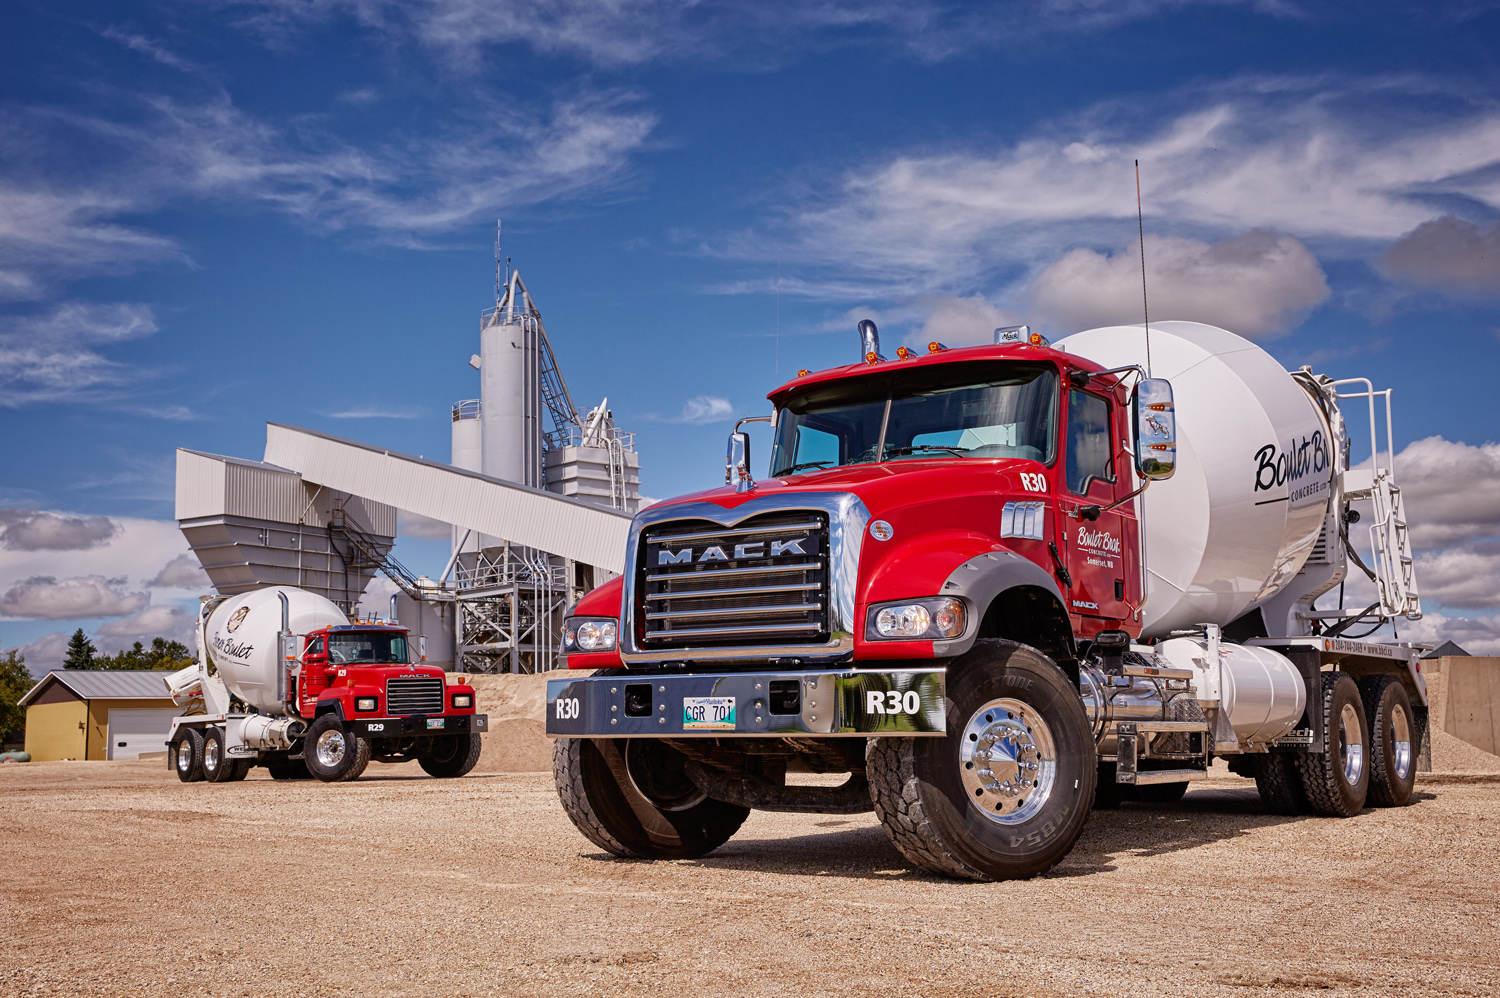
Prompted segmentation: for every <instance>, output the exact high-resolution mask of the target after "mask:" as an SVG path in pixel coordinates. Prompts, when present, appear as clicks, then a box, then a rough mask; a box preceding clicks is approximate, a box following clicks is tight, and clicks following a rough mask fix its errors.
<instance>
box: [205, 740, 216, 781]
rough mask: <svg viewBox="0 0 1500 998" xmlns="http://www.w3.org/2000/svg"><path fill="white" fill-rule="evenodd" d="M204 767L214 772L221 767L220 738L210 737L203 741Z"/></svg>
mask: <svg viewBox="0 0 1500 998" xmlns="http://www.w3.org/2000/svg"><path fill="white" fill-rule="evenodd" d="M203 768H204V770H205V771H207V772H210V773H212V772H213V771H214V770H216V769H218V768H219V740H218V739H217V738H209V739H206V740H205V741H204V742H203Z"/></svg>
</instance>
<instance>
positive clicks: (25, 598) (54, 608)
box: [0, 575, 151, 620]
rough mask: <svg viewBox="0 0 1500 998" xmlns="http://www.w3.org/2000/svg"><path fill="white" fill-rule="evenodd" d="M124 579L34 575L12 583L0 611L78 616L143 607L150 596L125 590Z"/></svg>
mask: <svg viewBox="0 0 1500 998" xmlns="http://www.w3.org/2000/svg"><path fill="white" fill-rule="evenodd" d="M126 585H127V582H126V580H125V579H106V578H104V576H102V575H88V576H82V577H78V578H71V579H62V580H61V581H59V580H58V579H56V578H54V577H52V576H47V575H35V576H32V577H31V578H29V579H23V580H22V581H20V582H18V583H16V584H15V585H13V586H11V587H10V589H9V590H8V591H7V592H6V593H5V595H4V596H0V614H3V615H4V616H6V617H13V618H19V619H22V620H79V619H83V618H88V617H122V616H125V615H126V614H130V613H135V612H136V611H137V610H141V609H143V608H144V607H145V606H146V605H147V604H149V603H150V602H151V597H150V596H149V595H147V594H146V593H142V592H133V593H132V592H126V591H125V586H126Z"/></svg>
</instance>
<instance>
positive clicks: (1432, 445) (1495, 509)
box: [1396, 436, 1500, 550]
mask: <svg viewBox="0 0 1500 998" xmlns="http://www.w3.org/2000/svg"><path fill="white" fill-rule="evenodd" d="M1396 481H1397V482H1398V483H1399V484H1400V485H1401V489H1402V493H1403V498H1404V501H1405V504H1406V515H1407V519H1408V520H1409V521H1410V523H1411V534H1412V543H1413V544H1414V545H1415V546H1416V547H1418V548H1421V549H1427V550H1432V549H1438V548H1444V547H1447V546H1449V545H1451V544H1454V543H1457V542H1462V541H1473V540H1478V539H1481V538H1488V537H1496V536H1500V444H1497V443H1486V444H1481V445H1479V446H1475V445H1472V444H1466V443H1463V442H1461V441H1456V440H1446V439H1444V438H1443V437H1437V436H1434V437H1425V438H1423V439H1421V440H1414V441H1412V442H1411V443H1410V444H1408V445H1407V446H1406V447H1405V448H1403V449H1402V451H1401V453H1399V454H1397V455H1396Z"/></svg>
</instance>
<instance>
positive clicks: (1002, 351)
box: [766, 343, 1105, 405]
mask: <svg viewBox="0 0 1500 998" xmlns="http://www.w3.org/2000/svg"><path fill="white" fill-rule="evenodd" d="M977 360H1023V361H1030V362H1032V363H1036V362H1038V361H1041V362H1044V363H1046V362H1050V363H1054V364H1057V365H1059V366H1061V367H1065V368H1067V367H1071V368H1075V369H1077V370H1081V371H1088V372H1090V373H1093V372H1095V371H1102V370H1104V369H1105V368H1104V367H1103V365H1101V364H1099V363H1097V362H1095V361H1092V360H1089V359H1088V358H1087V357H1080V356H1079V355H1078V354H1076V353H1068V352H1067V351H1066V350H1059V349H1057V348H1056V347H1052V346H1032V345H1031V344H1029V343H998V344H984V345H981V346H975V347H944V348H942V349H939V350H933V351H930V352H927V353H921V354H914V355H913V356H911V357H910V358H908V359H906V360H901V359H899V358H898V359H893V360H881V361H876V362H875V363H873V364H870V363H867V362H865V361H858V362H856V363H853V364H845V365H843V366H842V367H830V368H827V369H825V370H822V371H809V372H808V373H806V374H803V375H799V376H798V377H795V378H793V379H792V380H790V381H788V382H787V383H786V384H784V385H782V386H781V387H780V388H777V389H776V390H775V391H773V392H771V393H770V394H769V395H767V396H766V398H768V399H770V400H771V401H772V402H773V403H774V404H776V405H781V403H782V402H784V401H785V400H786V398H787V397H788V396H790V395H793V394H795V393H797V392H799V391H801V390H802V389H805V388H809V387H811V386H813V385H819V384H825V383H828V382H832V381H842V380H844V379H846V378H859V377H866V376H876V375H884V374H889V373H891V372H892V371H898V370H907V369H911V368H919V367H933V366H935V365H939V364H963V363H973V362H974V361H977Z"/></svg>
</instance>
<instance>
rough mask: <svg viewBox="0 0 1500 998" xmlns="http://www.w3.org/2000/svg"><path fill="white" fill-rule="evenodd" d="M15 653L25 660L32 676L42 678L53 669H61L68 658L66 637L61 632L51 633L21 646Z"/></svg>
mask: <svg viewBox="0 0 1500 998" xmlns="http://www.w3.org/2000/svg"><path fill="white" fill-rule="evenodd" d="M8 650H9V649H5V651H8ZM16 651H18V652H20V653H21V656H22V657H23V658H25V659H26V670H27V671H28V672H30V673H31V674H32V675H33V676H43V675H46V674H47V673H48V672H50V671H52V670H53V669H61V668H62V667H63V662H64V661H65V660H66V659H67V657H68V635H67V634H64V633H63V632H62V631H53V632H52V633H51V634H44V635H42V636H41V637H39V638H37V639H36V640H35V641H33V642H31V643H30V644H24V645H21V646H20V647H19V648H17V649H16Z"/></svg>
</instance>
